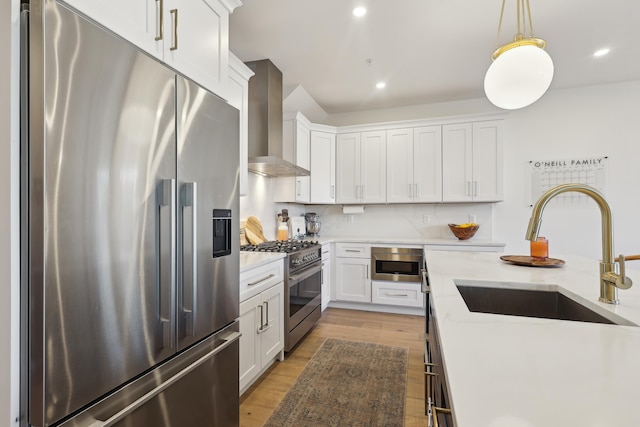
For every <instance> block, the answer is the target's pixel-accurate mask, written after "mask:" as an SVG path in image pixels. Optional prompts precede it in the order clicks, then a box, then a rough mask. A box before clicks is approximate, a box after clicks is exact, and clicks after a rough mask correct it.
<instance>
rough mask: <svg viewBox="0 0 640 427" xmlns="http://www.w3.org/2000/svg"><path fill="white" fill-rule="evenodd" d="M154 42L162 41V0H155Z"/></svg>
mask: <svg viewBox="0 0 640 427" xmlns="http://www.w3.org/2000/svg"><path fill="white" fill-rule="evenodd" d="M156 10H157V13H156V18H157V19H156V24H157V27H156V34H157V35H156V41H160V40H162V39H163V37H164V34H163V33H162V20H163V15H164V0H156Z"/></svg>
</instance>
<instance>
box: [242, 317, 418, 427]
mask: <svg viewBox="0 0 640 427" xmlns="http://www.w3.org/2000/svg"><path fill="white" fill-rule="evenodd" d="M327 338H342V339H348V340H352V341H366V342H371V343H376V344H387V345H395V346H400V347H408V348H409V371H408V375H407V395H406V406H405V426H406V427H412V426H425V425H427V417H425V415H424V364H423V357H424V317H420V316H407V315H400V314H387V313H373V312H367V311H357V310H343V309H338V308H328V309H327V310H325V311H324V313H323V315H322V319H321V320H320V322H319V323H318V324H317V325H316V327H315V328H314V329H313V330H312V331H311V332H310V333H309V334H308V335H307V336H306V337H305V338H304V341H302V342H301V343H300V344H299V345H298V346H297V347H296V348H294V350H293V351H292V352H290V353H286V355H285V360H284V361H282V362H276V363H274V364H273V366H272V367H271V368H270V369H269V370H268V371H267V372H265V374H264V375H263V376H262V377H261V378H260V379H258V381H256V382H255V383H254V384H253V385H252V386H251V388H249V389H248V390H247V391H246V392H245V393H244V394H243V395H242V396H241V398H240V425H241V426H246V427H257V426H262V425H263V424H264V423H265V421H266V420H267V419H268V418H269V416H270V415H271V413H272V412H273V410H274V409H275V407H276V406H277V405H278V403H279V402H280V400H282V398H283V397H284V395H285V394H286V392H287V390H288V389H289V387H291V385H293V383H294V382H295V380H296V378H297V377H298V375H300V373H301V372H302V370H303V369H304V367H305V366H306V364H307V362H308V361H309V359H311V356H313V354H314V353H315V352H316V350H318V348H319V347H320V345H321V344H322V343H323V342H324V340H325V339H327Z"/></svg>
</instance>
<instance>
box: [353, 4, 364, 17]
mask: <svg viewBox="0 0 640 427" xmlns="http://www.w3.org/2000/svg"><path fill="white" fill-rule="evenodd" d="M365 13H367V9H365V8H364V7H362V6H358V7H356V8H355V9H353V14H354V16H364V14H365Z"/></svg>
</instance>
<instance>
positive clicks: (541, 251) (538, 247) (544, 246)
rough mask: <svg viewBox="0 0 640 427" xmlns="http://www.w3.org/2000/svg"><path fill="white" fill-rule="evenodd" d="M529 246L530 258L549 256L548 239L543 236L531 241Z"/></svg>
mask: <svg viewBox="0 0 640 427" xmlns="http://www.w3.org/2000/svg"><path fill="white" fill-rule="evenodd" d="M530 246H531V247H530V249H531V257H532V258H538V259H547V258H548V257H549V241H548V240H547V239H545V238H544V237H538V239H537V240H535V241H531V244H530Z"/></svg>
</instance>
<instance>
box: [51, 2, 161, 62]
mask: <svg viewBox="0 0 640 427" xmlns="http://www.w3.org/2000/svg"><path fill="white" fill-rule="evenodd" d="M61 3H66V4H68V5H69V6H71V7H73V8H74V9H75V10H77V11H78V12H80V13H82V14H83V15H86V16H88V17H89V18H91V19H93V20H94V21H96V22H97V23H99V24H101V25H102V26H104V27H106V28H107V29H109V30H111V31H113V32H114V33H116V34H118V35H119V36H120V37H122V38H124V39H126V40H128V41H130V42H131V43H133V44H135V45H136V46H138V47H139V48H140V49H142V50H144V51H145V52H147V53H150V54H151V55H153V56H155V57H156V58H158V59H162V56H163V51H164V46H163V45H164V43H163V40H164V37H163V36H164V34H163V31H162V27H163V26H162V21H161V15H162V14H161V10H162V9H163V3H162V1H160V0H137V1H136V0H134V1H132V0H92V1H87V0H64V1H62V2H61Z"/></svg>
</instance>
